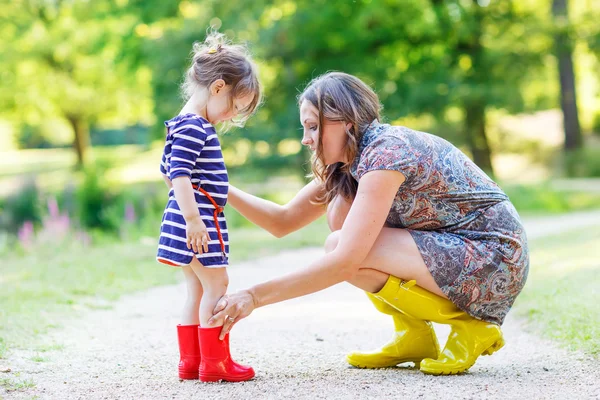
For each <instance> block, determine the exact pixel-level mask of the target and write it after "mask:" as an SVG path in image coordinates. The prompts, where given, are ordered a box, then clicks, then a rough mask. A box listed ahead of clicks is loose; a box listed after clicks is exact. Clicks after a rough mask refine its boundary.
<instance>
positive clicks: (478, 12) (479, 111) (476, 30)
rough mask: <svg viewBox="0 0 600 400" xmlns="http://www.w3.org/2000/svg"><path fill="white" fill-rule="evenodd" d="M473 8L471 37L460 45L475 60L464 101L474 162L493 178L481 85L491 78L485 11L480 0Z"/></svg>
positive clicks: (467, 79)
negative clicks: (484, 34)
mask: <svg viewBox="0 0 600 400" xmlns="http://www.w3.org/2000/svg"><path fill="white" fill-rule="evenodd" d="M473 7H474V12H473V16H472V17H473V21H472V25H471V35H470V37H469V38H468V40H465V41H463V42H461V43H459V48H461V49H462V51H463V53H464V54H467V55H469V57H470V59H471V62H472V66H471V69H470V70H469V71H465V72H464V74H465V78H464V84H465V85H467V87H468V88H469V93H467V94H466V95H465V97H464V98H463V100H462V103H463V108H464V111H465V121H464V127H465V135H466V138H467V144H468V145H469V147H470V150H471V153H472V155H473V161H474V162H475V164H477V165H478V166H479V168H481V169H482V170H484V171H485V172H486V173H487V174H488V175H490V176H492V177H493V176H494V168H493V166H492V151H491V149H490V146H489V142H488V139H487V134H486V129H485V120H486V118H485V109H486V105H487V104H486V96H485V94H483V93H481V88H483V87H485V85H486V81H487V78H488V77H487V75H486V70H485V69H486V65H485V54H484V52H485V49H484V47H483V45H482V44H481V35H482V32H483V11H482V8H481V7H480V6H479V5H478V4H477V2H476V1H473Z"/></svg>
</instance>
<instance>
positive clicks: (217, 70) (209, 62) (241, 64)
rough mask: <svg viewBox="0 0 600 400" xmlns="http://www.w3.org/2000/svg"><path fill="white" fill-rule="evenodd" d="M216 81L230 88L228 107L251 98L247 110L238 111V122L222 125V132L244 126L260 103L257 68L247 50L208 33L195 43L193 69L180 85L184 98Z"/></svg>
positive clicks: (213, 32)
mask: <svg viewBox="0 0 600 400" xmlns="http://www.w3.org/2000/svg"><path fill="white" fill-rule="evenodd" d="M217 79H223V80H224V81H225V84H227V85H231V92H230V102H231V106H233V99H235V98H239V97H243V96H246V95H249V94H252V95H254V97H253V99H252V102H251V103H250V104H249V105H248V107H246V108H245V109H244V110H240V114H239V115H240V116H239V117H238V118H236V119H235V120H232V121H228V122H225V123H224V125H225V130H227V129H228V128H229V127H230V126H232V125H233V126H243V125H244V123H245V122H246V121H247V120H248V118H249V117H250V116H251V115H252V114H253V113H254V112H255V111H256V109H257V108H258V106H259V105H260V102H261V100H262V87H261V85H260V82H259V81H258V72H257V68H256V65H255V64H254V62H253V61H252V57H251V56H250V53H249V51H248V48H247V47H246V46H244V45H240V44H232V43H231V41H229V40H228V39H227V37H226V36H225V35H224V34H222V33H219V32H217V31H209V32H208V34H207V36H206V39H205V40H204V42H202V43H200V42H196V43H194V47H193V49H192V65H191V66H190V67H189V68H188V70H187V72H186V75H185V80H184V82H183V84H182V85H181V89H182V92H183V97H184V98H185V99H186V100H187V99H189V98H190V97H192V95H193V94H194V92H195V91H196V90H197V89H198V88H208V87H209V86H210V85H211V84H212V83H213V82H214V81H216V80H217Z"/></svg>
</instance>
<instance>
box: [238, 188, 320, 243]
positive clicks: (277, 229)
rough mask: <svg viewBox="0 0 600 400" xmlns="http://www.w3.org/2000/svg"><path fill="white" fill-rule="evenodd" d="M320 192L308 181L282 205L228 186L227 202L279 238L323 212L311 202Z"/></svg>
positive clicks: (306, 223)
mask: <svg viewBox="0 0 600 400" xmlns="http://www.w3.org/2000/svg"><path fill="white" fill-rule="evenodd" d="M320 190H321V186H320V185H319V184H317V183H316V182H315V181H311V182H309V183H308V184H307V185H306V186H304V187H303V188H302V189H301V190H300V191H299V192H298V193H297V194H296V196H294V198H293V199H292V200H291V201H290V202H289V203H287V204H286V205H283V206H282V205H279V204H275V203H273V202H272V201H268V200H265V199H261V198H260V197H256V196H253V195H251V194H249V193H246V192H244V191H243V190H240V189H238V188H236V187H235V186H232V185H229V195H228V203H229V204H231V206H232V207H233V208H235V209H236V210H237V211H238V212H239V213H240V214H242V215H243V216H244V217H246V218H247V219H248V220H250V221H251V222H253V223H255V224H256V225H258V226H260V227H261V228H263V229H265V230H266V231H268V232H269V233H271V234H272V235H274V236H276V237H283V236H285V235H287V234H288V233H291V232H294V231H297V230H298V229H300V228H302V227H303V226H306V225H308V224H309V223H311V222H312V221H314V220H316V219H317V218H319V217H320V216H321V215H323V214H324V213H325V211H326V210H325V206H323V205H317V204H313V203H312V202H311V201H314V200H315V199H316V198H317V196H318V195H319V192H320Z"/></svg>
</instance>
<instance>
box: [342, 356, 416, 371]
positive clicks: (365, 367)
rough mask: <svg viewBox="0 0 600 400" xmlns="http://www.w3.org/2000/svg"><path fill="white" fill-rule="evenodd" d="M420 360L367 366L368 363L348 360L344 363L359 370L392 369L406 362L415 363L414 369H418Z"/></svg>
mask: <svg viewBox="0 0 600 400" xmlns="http://www.w3.org/2000/svg"><path fill="white" fill-rule="evenodd" d="M422 360H423V359H422V358H419V359H402V360H399V361H398V362H394V363H392V362H389V363H388V364H369V363H361V362H354V361H351V360H350V359H349V358H346V361H347V362H348V364H350V365H352V366H353V367H356V368H361V369H379V368H392V367H395V366H397V365H398V364H403V363H406V362H412V363H415V368H419V365H420V364H421V361H422Z"/></svg>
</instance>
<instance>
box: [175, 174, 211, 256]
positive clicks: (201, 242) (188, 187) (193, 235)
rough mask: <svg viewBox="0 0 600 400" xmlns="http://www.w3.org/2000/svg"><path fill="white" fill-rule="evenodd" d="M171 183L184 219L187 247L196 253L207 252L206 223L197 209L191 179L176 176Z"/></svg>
mask: <svg viewBox="0 0 600 400" xmlns="http://www.w3.org/2000/svg"><path fill="white" fill-rule="evenodd" d="M172 183H173V190H174V191H175V199H176V200H177V205H178V206H179V210H181V214H182V215H183V218H184V219H185V230H186V236H187V248H188V249H192V250H194V252H196V253H199V252H202V251H204V252H208V241H209V240H210V238H209V237H208V233H207V230H206V225H204V221H202V217H200V212H199V211H198V204H197V203H196V196H195V195H194V189H193V188H192V181H191V180H190V178H189V177H187V176H178V177H176V178H174V179H173V181H172Z"/></svg>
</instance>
